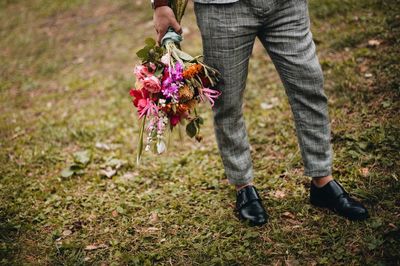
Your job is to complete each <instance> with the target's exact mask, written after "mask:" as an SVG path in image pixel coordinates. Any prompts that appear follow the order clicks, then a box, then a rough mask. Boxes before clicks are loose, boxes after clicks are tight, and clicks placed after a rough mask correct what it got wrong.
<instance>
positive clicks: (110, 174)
mask: <svg viewBox="0 0 400 266" xmlns="http://www.w3.org/2000/svg"><path fill="white" fill-rule="evenodd" d="M116 173H117V170H114V169H112V168H111V167H107V169H105V170H101V171H100V175H102V176H105V177H107V178H111V177H113V176H114V175H115V174H116Z"/></svg>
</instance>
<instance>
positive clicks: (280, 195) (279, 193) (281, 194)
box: [274, 190, 286, 199]
mask: <svg viewBox="0 0 400 266" xmlns="http://www.w3.org/2000/svg"><path fill="white" fill-rule="evenodd" d="M285 196H286V193H285V192H284V191H282V190H277V191H275V193H274V197H275V198H277V199H283V198H284V197H285Z"/></svg>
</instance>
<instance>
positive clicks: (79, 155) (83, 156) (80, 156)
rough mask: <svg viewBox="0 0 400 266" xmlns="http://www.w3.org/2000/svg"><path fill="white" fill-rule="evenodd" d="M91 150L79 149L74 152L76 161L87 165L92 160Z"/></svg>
mask: <svg viewBox="0 0 400 266" xmlns="http://www.w3.org/2000/svg"><path fill="white" fill-rule="evenodd" d="M90 157H91V152H90V151H89V150H85V151H78V152H75V153H74V160H75V162H76V163H80V164H83V165H86V164H88V163H89V162H90Z"/></svg>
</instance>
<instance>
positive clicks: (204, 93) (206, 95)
mask: <svg viewBox="0 0 400 266" xmlns="http://www.w3.org/2000/svg"><path fill="white" fill-rule="evenodd" d="M220 95H221V92H220V91H217V90H212V89H209V88H203V89H201V93H200V97H201V100H202V101H205V100H206V99H207V100H208V101H209V102H210V103H211V106H214V100H215V99H217V98H218V97H219V96H220Z"/></svg>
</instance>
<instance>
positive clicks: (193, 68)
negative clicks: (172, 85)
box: [182, 64, 203, 79]
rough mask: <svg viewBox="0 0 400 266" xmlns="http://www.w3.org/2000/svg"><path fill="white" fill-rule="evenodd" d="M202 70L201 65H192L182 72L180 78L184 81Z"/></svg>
mask: <svg viewBox="0 0 400 266" xmlns="http://www.w3.org/2000/svg"><path fill="white" fill-rule="evenodd" d="M202 69H203V66H202V65H200V64H193V65H191V66H190V67H188V68H187V69H186V70H185V71H183V73H182V76H183V77H184V78H185V79H190V78H193V77H194V76H195V75H196V74H199V73H200V71H201V70H202Z"/></svg>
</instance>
